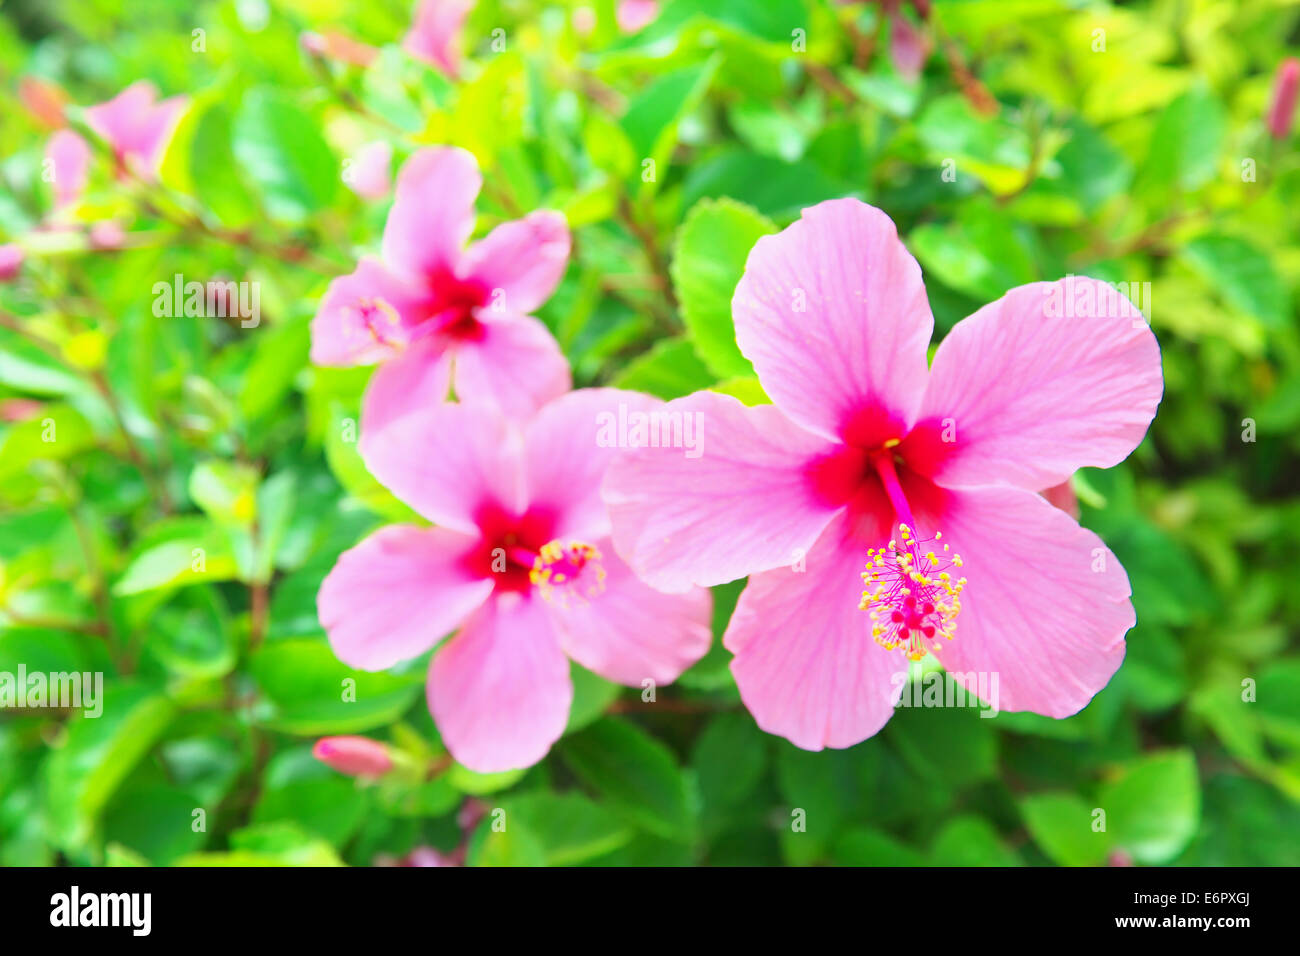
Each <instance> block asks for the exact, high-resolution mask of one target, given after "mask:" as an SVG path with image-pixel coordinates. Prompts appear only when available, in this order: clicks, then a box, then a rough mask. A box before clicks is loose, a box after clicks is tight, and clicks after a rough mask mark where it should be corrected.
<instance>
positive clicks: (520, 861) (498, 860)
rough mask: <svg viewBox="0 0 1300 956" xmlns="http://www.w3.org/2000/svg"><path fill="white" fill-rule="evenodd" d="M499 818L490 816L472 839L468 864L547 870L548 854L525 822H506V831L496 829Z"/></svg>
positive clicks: (467, 857)
mask: <svg viewBox="0 0 1300 956" xmlns="http://www.w3.org/2000/svg"><path fill="white" fill-rule="evenodd" d="M495 820H496V815H495V814H491V813H489V814H488V815H487V816H486V817H485V818H484V819H483V822H482V823H480V824H479V825H478V829H476V830H475V831H474V835H473V836H472V837H470V841H469V850H468V852H467V853H466V855H465V862H466V863H468V864H469V865H470V866H545V865H546V851H545V850H544V849H543V848H542V844H541V842H540V841H539V840H538V839H537V837H536V836H534V835H533V833H532V832H531V831H530V830H529V829H528V827H527V825H526V824H525V823H524V822H523V821H522V820H512V819H510V818H509V817H508V816H507V817H506V818H505V828H504V829H500V830H498V829H496V828H495V827H494V822H495Z"/></svg>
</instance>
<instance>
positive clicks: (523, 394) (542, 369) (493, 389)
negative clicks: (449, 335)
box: [452, 316, 572, 419]
mask: <svg viewBox="0 0 1300 956" xmlns="http://www.w3.org/2000/svg"><path fill="white" fill-rule="evenodd" d="M480 328H481V330H482V334H481V336H480V337H478V338H475V339H463V340H460V341H458V342H457V343H456V345H455V367H454V371H453V372H452V375H453V381H454V383H455V387H456V397H457V398H459V399H460V400H461V401H462V402H466V403H472V404H483V405H489V406H491V407H493V408H496V409H498V410H499V411H501V412H502V414H505V415H507V416H509V417H510V418H514V419H524V418H527V417H528V416H530V415H532V414H533V412H535V411H537V409H538V408H540V407H541V406H542V405H544V404H546V403H547V402H549V401H550V400H551V399H553V398H555V397H556V396H558V395H563V394H564V393H565V392H567V391H568V390H569V386H570V384H571V382H572V379H571V377H570V374H569V360H568V359H566V358H565V357H564V353H563V352H561V351H560V344H559V343H558V342H556V341H555V336H553V335H551V333H550V330H549V329H547V328H546V326H544V325H543V324H542V323H541V322H539V321H537V320H536V319H534V318H531V317H529V316H511V317H507V318H500V319H492V320H490V321H485V322H483V324H482V325H481V327H480Z"/></svg>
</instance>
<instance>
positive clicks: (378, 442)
mask: <svg viewBox="0 0 1300 956" xmlns="http://www.w3.org/2000/svg"><path fill="white" fill-rule="evenodd" d="M361 457H362V459H364V461H365V463H366V467H368V468H369V469H370V472H371V474H373V475H374V476H375V478H377V479H378V480H379V482H380V484H382V485H383V486H384V487H385V488H387V489H388V490H389V491H391V492H392V493H393V494H395V495H396V496H397V497H398V498H400V499H401V500H402V501H404V502H406V503H407V504H408V505H410V506H411V507H412V508H414V509H415V510H416V511H418V512H419V513H420V514H422V515H423V516H424V517H426V518H428V519H429V520H430V521H432V522H433V523H434V524H438V525H444V526H446V527H449V528H454V529H456V530H459V531H464V532H466V533H471V534H474V533H477V532H478V522H477V518H478V516H479V514H480V513H481V511H482V509H483V508H484V507H487V506H491V505H496V506H499V507H500V508H501V509H503V510H505V511H506V512H507V513H509V514H520V513H521V512H522V508H523V501H524V498H523V439H522V437H521V436H520V435H519V433H518V430H517V429H515V428H512V427H511V426H510V425H509V423H508V422H507V421H506V420H505V419H503V418H502V417H501V416H500V415H498V414H496V413H495V412H493V411H491V410H490V409H486V408H482V407H474V406H469V405H456V404H451V403H444V404H442V405H437V406H434V407H432V408H428V409H424V410H421V411H417V412H411V413H410V414H407V415H404V416H402V417H401V418H398V419H397V420H396V421H394V422H392V423H391V424H389V425H387V426H386V427H384V428H381V429H379V430H377V431H370V432H367V431H366V430H365V429H362V432H361Z"/></svg>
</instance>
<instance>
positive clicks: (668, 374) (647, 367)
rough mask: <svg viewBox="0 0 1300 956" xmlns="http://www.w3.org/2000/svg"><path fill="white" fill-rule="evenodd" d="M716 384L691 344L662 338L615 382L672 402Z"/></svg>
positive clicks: (617, 385)
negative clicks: (674, 399)
mask: <svg viewBox="0 0 1300 956" xmlns="http://www.w3.org/2000/svg"><path fill="white" fill-rule="evenodd" d="M714 381H715V379H714V377H713V374H712V373H711V372H710V371H709V369H708V367H707V366H705V364H704V363H703V362H701V361H700V358H699V355H698V354H697V353H696V351H695V347H694V346H693V345H691V343H690V342H688V341H687V340H686V339H661V340H660V341H658V342H656V343H655V344H654V347H653V348H651V349H650V350H649V351H648V352H646V353H645V354H644V355H638V356H637V357H636V358H635V359H633V360H632V361H631V362H629V363H628V365H627V367H626V368H624V369H623V371H622V372H620V373H619V374H618V377H617V378H615V379H614V386H615V387H616V388H626V389H631V390H633V391H637V392H646V393H648V394H650V395H657V396H659V397H660V398H666V399H673V398H681V397H682V396H683V395H689V394H691V392H698V391H699V390H700V389H704V388H708V387H709V386H710V385H712V384H713V382H714Z"/></svg>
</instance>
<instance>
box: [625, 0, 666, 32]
mask: <svg viewBox="0 0 1300 956" xmlns="http://www.w3.org/2000/svg"><path fill="white" fill-rule="evenodd" d="M657 16H659V0H619V4H618V7H617V8H615V13H614V18H615V19H616V20H617V21H618V28H619V29H620V30H622V31H623V32H624V33H636V32H637V31H638V30H640V29H642V28H643V27H647V26H649V25H650V24H651V23H652V22H654V19H655V17H657Z"/></svg>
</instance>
